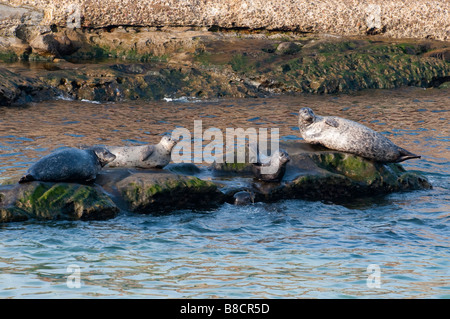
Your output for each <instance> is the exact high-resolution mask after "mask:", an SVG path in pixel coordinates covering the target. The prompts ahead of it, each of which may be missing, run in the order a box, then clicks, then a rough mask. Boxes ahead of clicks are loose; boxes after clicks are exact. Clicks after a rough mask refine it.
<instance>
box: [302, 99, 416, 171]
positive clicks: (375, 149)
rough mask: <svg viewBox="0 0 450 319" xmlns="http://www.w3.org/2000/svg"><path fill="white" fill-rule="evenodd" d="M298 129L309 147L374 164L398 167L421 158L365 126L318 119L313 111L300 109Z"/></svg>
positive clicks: (338, 118) (327, 118)
mask: <svg viewBox="0 0 450 319" xmlns="http://www.w3.org/2000/svg"><path fill="white" fill-rule="evenodd" d="M298 127H299V130H300V134H301V136H302V137H303V139H304V140H305V141H306V142H307V143H310V144H320V145H323V146H325V147H327V148H329V149H333V150H337V151H341V152H346V153H351V154H355V155H359V156H361V157H364V158H367V159H370V160H373V161H377V162H386V163H392V162H393V163H398V162H402V161H405V160H408V159H412V158H420V156H419V155H415V154H413V153H411V152H409V151H407V150H405V149H403V148H401V147H399V146H397V145H395V144H394V143H393V142H391V141H390V140H389V139H388V138H387V137H385V136H384V135H382V134H380V133H378V132H376V131H374V130H372V129H370V128H368V127H366V126H364V125H362V124H359V123H357V122H354V121H351V120H347V119H343V118H340V117H336V116H318V115H315V114H314V112H313V111H312V110H311V109H310V108H309V107H304V108H301V109H300V111H299V117H298Z"/></svg>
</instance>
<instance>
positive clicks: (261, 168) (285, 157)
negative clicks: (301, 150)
mask: <svg viewBox="0 0 450 319" xmlns="http://www.w3.org/2000/svg"><path fill="white" fill-rule="evenodd" d="M289 161H290V158H289V154H288V153H287V152H286V151H285V150H282V149H279V150H276V151H275V152H274V153H273V154H272V156H270V157H266V158H264V159H261V157H258V159H257V162H256V163H252V171H253V174H254V175H255V177H256V178H257V179H259V180H262V181H265V182H279V181H281V179H282V178H283V176H284V173H285V172H286V164H287V163H288V162H289Z"/></svg>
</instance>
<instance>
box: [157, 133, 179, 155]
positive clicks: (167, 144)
mask: <svg viewBox="0 0 450 319" xmlns="http://www.w3.org/2000/svg"><path fill="white" fill-rule="evenodd" d="M159 143H160V144H161V145H162V146H164V148H165V149H167V150H168V151H172V148H173V147H174V146H175V145H176V144H177V143H178V141H177V140H175V139H173V138H172V136H170V135H164V136H163V138H162V139H161V141H160V142H159Z"/></svg>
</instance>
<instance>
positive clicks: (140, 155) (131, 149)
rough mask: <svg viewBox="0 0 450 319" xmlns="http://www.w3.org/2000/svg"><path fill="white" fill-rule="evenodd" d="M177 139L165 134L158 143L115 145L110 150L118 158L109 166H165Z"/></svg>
mask: <svg viewBox="0 0 450 319" xmlns="http://www.w3.org/2000/svg"><path fill="white" fill-rule="evenodd" d="M176 144H177V141H175V140H174V139H172V138H171V137H170V136H163V138H162V139H161V141H160V142H159V143H158V144H156V145H139V146H115V147H109V148H108V149H109V151H110V152H111V153H113V154H114V155H115V156H116V159H115V160H114V161H112V162H111V163H109V164H108V166H109V167H135V168H163V167H164V166H166V165H167V164H169V162H170V158H171V153H172V149H173V147H174V146H175V145H176Z"/></svg>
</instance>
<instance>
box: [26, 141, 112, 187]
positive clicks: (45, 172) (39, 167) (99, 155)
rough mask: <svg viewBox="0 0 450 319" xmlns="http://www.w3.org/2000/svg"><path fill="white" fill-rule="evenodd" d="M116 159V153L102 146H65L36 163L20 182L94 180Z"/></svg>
mask: <svg viewBox="0 0 450 319" xmlns="http://www.w3.org/2000/svg"><path fill="white" fill-rule="evenodd" d="M114 159H115V156H114V154H112V153H110V152H109V151H108V150H107V149H106V148H104V147H100V146H95V147H91V148H88V149H78V148H64V149H61V150H57V151H55V152H53V153H50V154H48V155H46V156H44V157H42V158H41V159H40V160H38V161H37V162H36V163H34V164H33V165H32V166H31V167H30V168H29V169H28V171H27V174H26V175H25V176H23V177H22V178H21V179H20V180H19V183H25V182H31V181H46V182H82V183H83V182H92V181H94V180H95V178H96V177H97V173H98V172H99V171H100V170H101V168H102V167H104V166H105V165H106V164H107V163H109V162H111V161H112V160H114Z"/></svg>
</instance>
